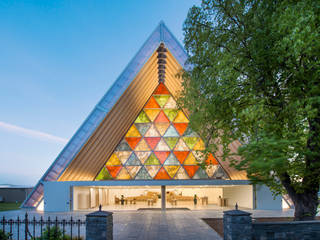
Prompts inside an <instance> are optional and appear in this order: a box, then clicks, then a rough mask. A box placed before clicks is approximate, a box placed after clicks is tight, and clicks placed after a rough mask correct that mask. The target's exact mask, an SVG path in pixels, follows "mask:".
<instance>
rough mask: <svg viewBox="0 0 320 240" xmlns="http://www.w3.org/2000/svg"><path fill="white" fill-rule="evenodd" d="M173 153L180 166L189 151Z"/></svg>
mask: <svg viewBox="0 0 320 240" xmlns="http://www.w3.org/2000/svg"><path fill="white" fill-rule="evenodd" d="M173 153H174V155H175V156H176V158H177V159H178V161H179V162H180V163H181V164H182V163H183V162H184V160H185V159H186V157H187V156H188V154H189V151H174V152H173Z"/></svg>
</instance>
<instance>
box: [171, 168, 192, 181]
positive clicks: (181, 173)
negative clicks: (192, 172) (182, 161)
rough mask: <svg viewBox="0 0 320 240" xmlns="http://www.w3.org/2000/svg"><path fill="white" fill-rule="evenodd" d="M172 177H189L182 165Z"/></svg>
mask: <svg viewBox="0 0 320 240" xmlns="http://www.w3.org/2000/svg"><path fill="white" fill-rule="evenodd" d="M174 179H190V177H189V175H188V174H187V173H186V171H185V170H184V168H183V167H180V168H179V170H178V172H177V173H176V176H175V177H174Z"/></svg>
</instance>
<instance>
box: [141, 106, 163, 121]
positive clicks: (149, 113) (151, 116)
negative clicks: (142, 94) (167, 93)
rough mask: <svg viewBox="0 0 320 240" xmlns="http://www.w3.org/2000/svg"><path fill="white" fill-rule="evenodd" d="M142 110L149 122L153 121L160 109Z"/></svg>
mask: <svg viewBox="0 0 320 240" xmlns="http://www.w3.org/2000/svg"><path fill="white" fill-rule="evenodd" d="M144 112H145V113H146V114H147V116H148V118H149V119H150V120H151V122H153V121H154V120H155V119H156V117H157V116H158V114H159V112H160V109H144Z"/></svg>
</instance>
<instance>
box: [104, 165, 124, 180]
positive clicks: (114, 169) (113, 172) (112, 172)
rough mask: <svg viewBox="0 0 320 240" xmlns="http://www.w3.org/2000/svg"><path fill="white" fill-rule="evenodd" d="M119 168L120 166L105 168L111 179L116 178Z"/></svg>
mask: <svg viewBox="0 0 320 240" xmlns="http://www.w3.org/2000/svg"><path fill="white" fill-rule="evenodd" d="M121 168H122V166H107V169H108V171H109V173H110V175H111V176H112V177H113V178H116V177H117V175H118V173H119V171H120V169H121Z"/></svg>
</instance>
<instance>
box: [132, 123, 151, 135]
mask: <svg viewBox="0 0 320 240" xmlns="http://www.w3.org/2000/svg"><path fill="white" fill-rule="evenodd" d="M135 125H136V127H137V129H138V131H139V132H140V134H141V135H142V136H144V135H145V134H146V132H147V131H148V129H149V128H150V126H151V123H136V124H135Z"/></svg>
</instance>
